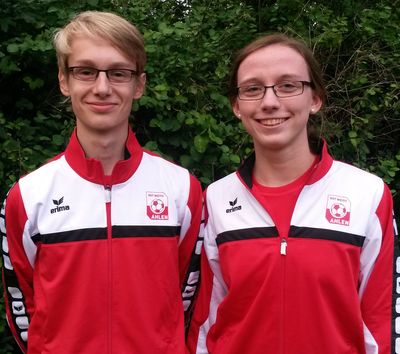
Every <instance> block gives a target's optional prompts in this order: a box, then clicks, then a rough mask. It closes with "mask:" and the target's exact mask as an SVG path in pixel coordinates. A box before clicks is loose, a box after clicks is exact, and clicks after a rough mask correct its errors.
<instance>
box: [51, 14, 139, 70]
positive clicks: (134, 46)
mask: <svg viewBox="0 0 400 354" xmlns="http://www.w3.org/2000/svg"><path fill="white" fill-rule="evenodd" d="M82 35H84V36H88V37H101V38H103V39H104V40H106V41H109V42H110V43H111V44H112V45H113V46H115V47H116V48H117V49H119V50H120V51H121V52H123V53H124V54H125V55H127V57H128V58H130V59H131V60H132V61H133V62H135V63H136V70H137V71H138V73H139V74H140V73H142V72H143V71H144V66H145V64H146V53H145V50H144V41H143V37H142V34H141V33H140V32H139V30H138V29H137V28H136V27H135V26H134V25H133V24H131V23H130V22H128V21H127V20H125V19H123V18H122V17H120V16H118V15H116V14H113V13H110V12H100V11H85V12H82V13H80V14H78V15H77V16H75V17H74V18H73V19H72V20H71V21H70V22H69V23H67V24H66V25H65V26H64V27H63V28H61V29H59V30H57V31H56V33H55V34H54V38H53V44H54V47H55V50H56V55H57V62H58V66H59V68H60V69H61V70H62V71H63V72H64V73H67V71H68V56H69V55H70V54H71V44H72V41H73V39H74V38H75V37H77V36H82Z"/></svg>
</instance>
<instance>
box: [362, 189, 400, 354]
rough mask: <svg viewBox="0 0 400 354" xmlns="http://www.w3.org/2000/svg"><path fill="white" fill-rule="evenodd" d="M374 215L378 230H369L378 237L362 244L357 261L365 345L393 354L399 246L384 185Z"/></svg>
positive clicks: (369, 351)
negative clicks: (359, 262)
mask: <svg viewBox="0 0 400 354" xmlns="http://www.w3.org/2000/svg"><path fill="white" fill-rule="evenodd" d="M376 217H377V219H378V220H379V222H377V223H376V224H378V225H377V226H378V227H377V230H378V231H374V227H370V229H371V231H370V232H371V233H372V232H378V233H379V234H380V235H381V237H380V238H379V242H370V244H367V245H366V246H365V247H364V249H363V253H365V252H366V253H367V254H368V261H367V260H365V261H364V262H363V261H361V270H360V274H361V278H360V296H361V311H362V316H363V322H364V338H365V348H366V354H372V353H374V354H394V353H399V352H400V351H399V348H397V349H396V350H395V343H396V338H395V337H399V331H398V329H397V331H395V323H396V314H397V317H398V316H399V314H398V313H397V312H396V303H398V302H399V301H400V294H399V285H398V280H397V279H398V276H399V274H398V271H399V269H397V274H396V263H398V262H397V257H399V247H398V240H397V235H396V233H397V232H396V231H395V230H396V224H395V221H394V217H393V205H392V196H391V193H390V190H389V188H388V187H387V186H386V185H385V186H384V191H383V195H382V198H381V200H380V203H379V206H378V208H377V210H376ZM365 259H366V257H365ZM361 260H363V256H362V257H361ZM396 284H397V285H396ZM398 306H399V305H397V307H398ZM398 320H400V318H399V319H398ZM396 332H397V333H396ZM398 340H399V339H398ZM398 340H397V342H398ZM397 345H399V343H397Z"/></svg>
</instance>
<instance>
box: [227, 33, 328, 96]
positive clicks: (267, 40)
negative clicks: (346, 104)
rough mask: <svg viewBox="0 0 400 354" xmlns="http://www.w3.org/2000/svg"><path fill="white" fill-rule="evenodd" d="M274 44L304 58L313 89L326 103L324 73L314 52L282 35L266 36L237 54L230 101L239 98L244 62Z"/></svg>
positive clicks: (230, 83)
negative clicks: (241, 71) (241, 69)
mask: <svg viewBox="0 0 400 354" xmlns="http://www.w3.org/2000/svg"><path fill="white" fill-rule="evenodd" d="M273 44H280V45H284V46H287V47H289V48H292V49H294V50H295V51H296V52H298V53H299V54H300V55H301V56H302V57H303V58H304V60H305V61H306V64H307V67H308V73H309V75H310V81H311V87H312V88H313V90H314V91H315V92H316V93H317V95H318V96H319V97H320V98H321V99H322V101H323V102H324V101H325V96H326V91H325V85H324V82H323V79H322V72H321V68H320V66H319V64H318V62H317V61H316V60H315V58H314V55H313V53H312V51H311V50H310V49H309V48H308V47H307V45H306V44H305V43H304V42H302V41H300V40H297V39H294V38H291V37H288V36H286V35H284V34H280V33H278V34H270V35H265V36H263V37H260V38H258V39H255V40H254V41H253V42H251V43H249V44H248V45H247V46H246V47H244V48H243V49H241V50H240V51H239V52H238V53H237V55H236V58H235V60H234V62H233V66H232V70H231V76H230V80H229V83H228V95H229V99H230V101H231V102H233V101H234V100H235V99H236V97H237V73H238V70H239V67H240V64H241V63H242V62H243V60H244V59H246V58H247V57H248V56H249V55H250V54H252V53H254V52H255V51H257V50H259V49H262V48H265V47H268V46H270V45H273Z"/></svg>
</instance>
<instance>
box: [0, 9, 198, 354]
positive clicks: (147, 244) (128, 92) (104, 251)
mask: <svg viewBox="0 0 400 354" xmlns="http://www.w3.org/2000/svg"><path fill="white" fill-rule="evenodd" d="M54 44H55V48H56V52H57V58H58V65H59V74H58V77H59V82H60V89H61V92H62V93H63V95H65V96H66V97H68V98H69V99H70V101H71V105H72V109H73V112H74V114H75V116H76V129H75V130H74V132H73V134H72V136H71V139H70V142H69V144H68V146H67V148H66V150H65V151H64V152H63V153H62V154H60V155H58V156H56V157H55V158H54V159H53V160H52V161H51V162H49V163H47V164H46V165H44V166H42V167H41V168H39V169H37V170H36V171H34V172H32V173H30V174H28V175H27V176H25V177H23V178H21V179H20V180H19V181H18V183H17V184H15V185H14V187H13V188H12V189H11V191H10V192H9V194H8V197H7V199H6V202H5V203H4V209H3V210H2V213H1V214H2V217H1V218H0V220H1V225H0V230H1V233H2V244H3V259H4V272H3V280H4V290H5V299H6V305H7V318H8V322H9V324H10V327H11V329H12V332H13V334H14V336H15V338H16V340H17V342H18V344H19V345H20V347H21V348H22V350H23V351H24V352H25V353H26V352H27V353H29V354H36V353H55V354H62V353H65V354H72V353H85V354H92V353H96V354H101V353H116V354H123V353H126V354H131V353H138V354H139V353H143V354H149V353H151V354H157V353H160V354H168V353H170V354H179V353H184V352H185V345H184V311H183V304H182V296H181V289H183V288H184V286H185V282H187V281H188V277H187V274H188V268H189V260H190V258H191V255H192V252H193V250H194V247H195V244H196V240H197V238H198V233H199V228H200V219H201V208H202V196H201V186H200V184H199V182H198V181H197V180H196V179H195V178H194V177H193V176H191V175H190V174H189V173H188V171H187V170H185V169H183V168H181V167H179V166H176V165H174V164H172V163H170V162H168V161H165V160H163V159H162V158H160V157H158V156H155V155H154V154H151V153H149V152H147V151H144V150H143V149H142V148H141V147H140V145H139V144H138V142H137V140H136V138H135V135H134V133H133V132H132V131H131V130H130V128H129V123H128V118H129V115H130V112H131V108H132V102H133V101H135V100H137V99H139V98H140V97H141V96H142V94H143V91H144V87H145V82H146V76H145V73H144V71H143V70H144V65H145V62H146V55H145V52H144V44H143V39H142V36H141V34H140V33H139V31H138V30H137V29H136V28H135V27H134V26H133V25H132V24H130V23H129V22H127V21H126V20H124V19H122V18H121V17H119V16H117V15H114V14H111V13H104V12H94V11H90V12H84V13H81V14H80V15H78V16H77V17H75V18H74V19H73V20H72V21H71V22H70V23H68V24H67V25H66V26H65V27H64V28H63V29H61V30H60V31H58V32H57V33H56V35H55V38H54ZM190 279H191V280H190V281H189V282H191V283H193V281H195V280H193V274H191V276H190ZM186 301H187V302H190V298H189V299H186Z"/></svg>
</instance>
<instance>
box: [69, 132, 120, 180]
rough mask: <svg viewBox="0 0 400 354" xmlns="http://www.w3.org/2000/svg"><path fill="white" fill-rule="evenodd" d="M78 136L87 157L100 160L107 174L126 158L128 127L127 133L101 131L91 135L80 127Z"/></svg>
mask: <svg viewBox="0 0 400 354" xmlns="http://www.w3.org/2000/svg"><path fill="white" fill-rule="evenodd" d="M77 137H78V140H79V143H80V144H81V146H82V148H83V150H84V151H85V155H86V157H87V158H93V159H96V160H98V161H100V162H101V164H102V166H103V171H104V174H105V175H106V176H109V175H111V173H112V171H113V168H114V166H115V165H116V163H117V162H118V161H120V160H123V159H124V152H125V145H126V139H127V137H128V129H126V133H125V134H116V133H115V132H112V133H103V132H100V133H98V134H93V133H91V134H90V135H89V134H85V132H84V130H83V129H79V127H78V129H77Z"/></svg>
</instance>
